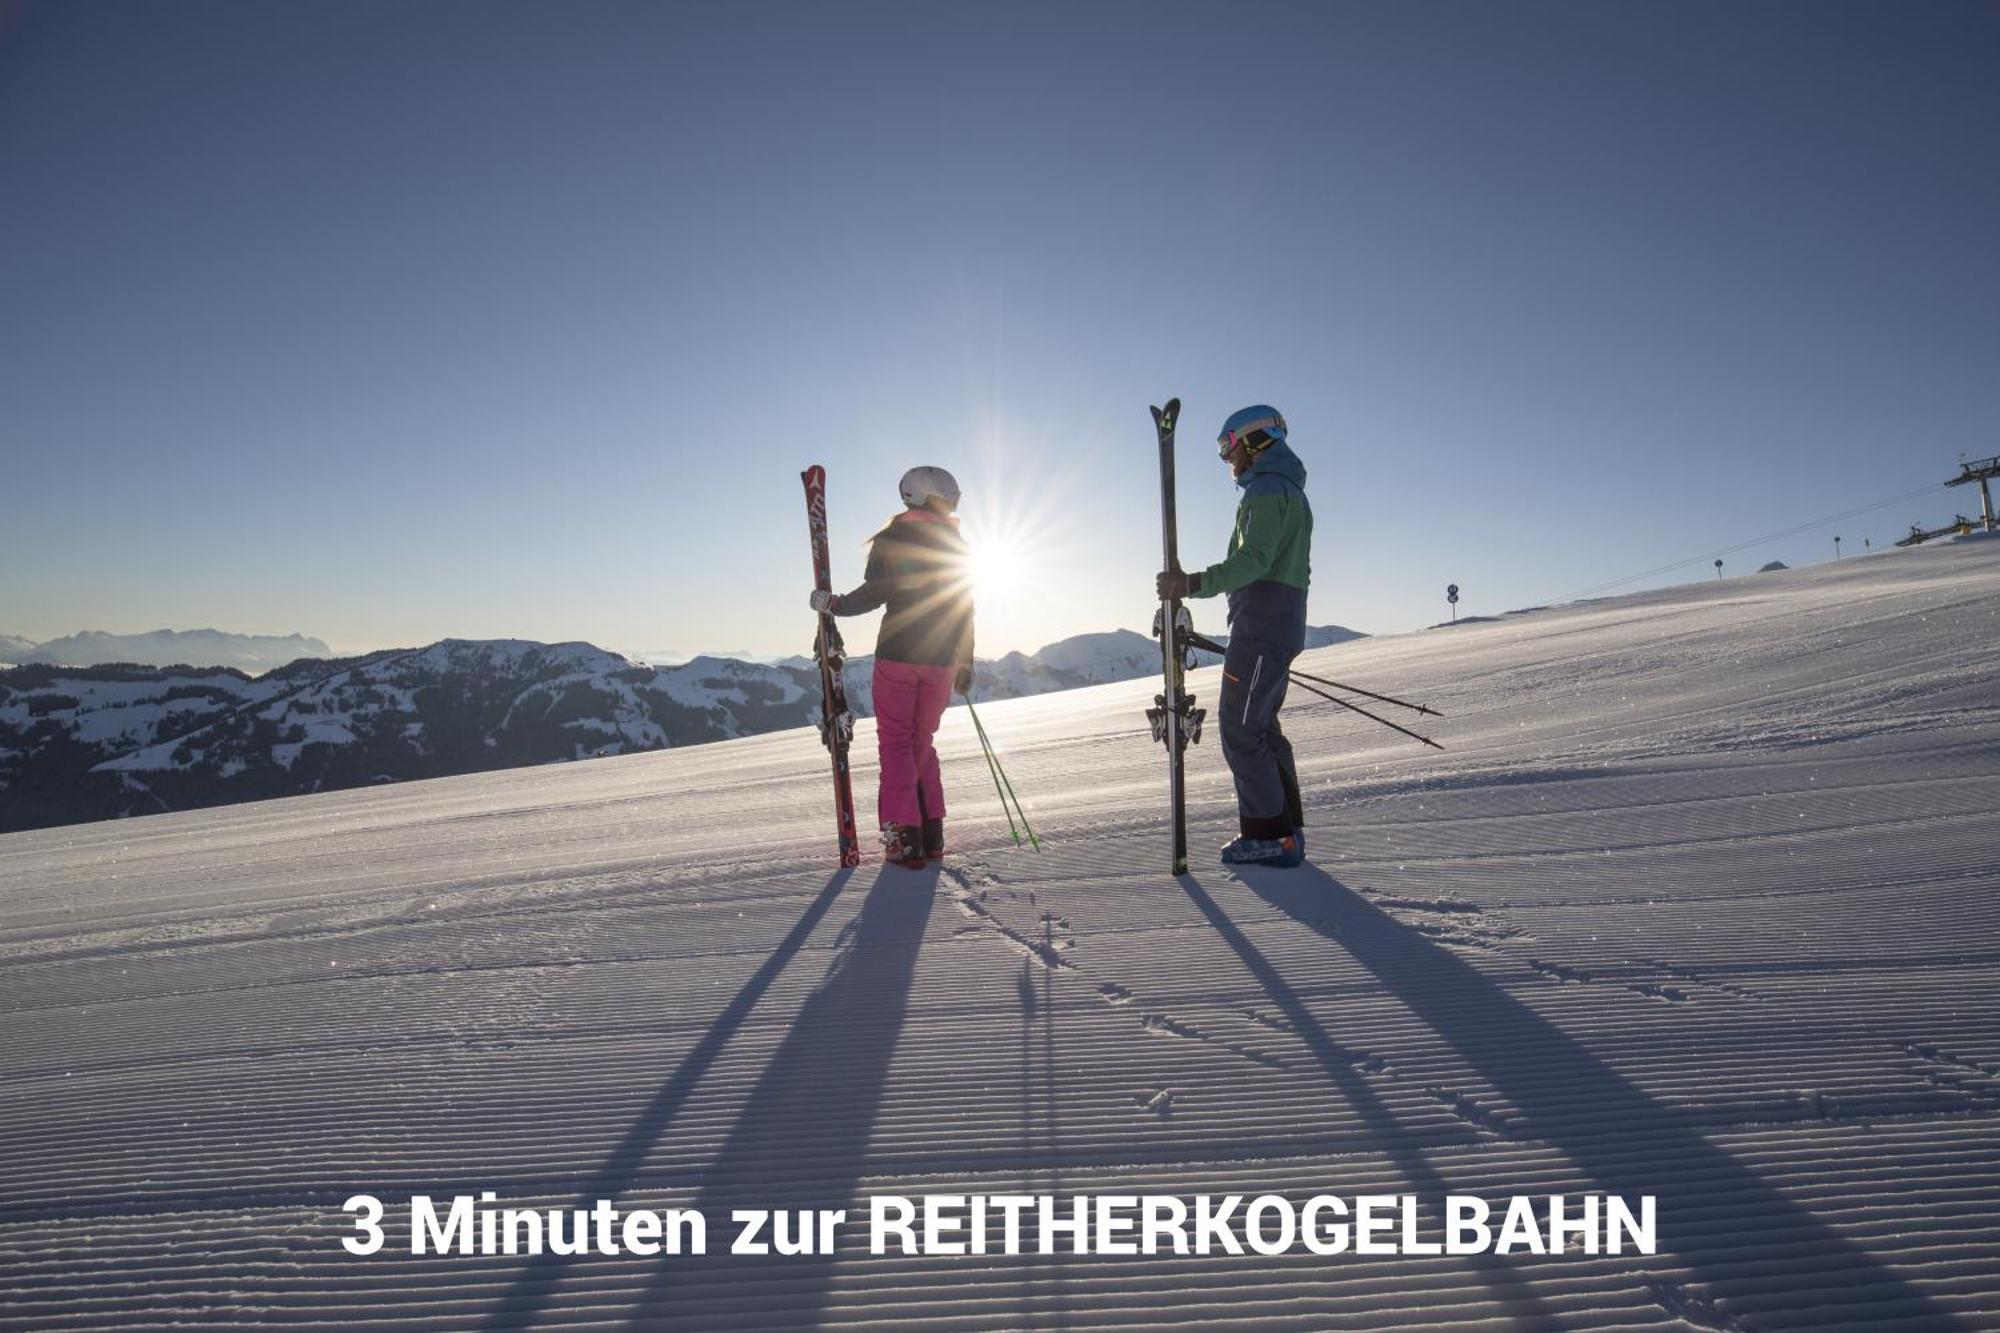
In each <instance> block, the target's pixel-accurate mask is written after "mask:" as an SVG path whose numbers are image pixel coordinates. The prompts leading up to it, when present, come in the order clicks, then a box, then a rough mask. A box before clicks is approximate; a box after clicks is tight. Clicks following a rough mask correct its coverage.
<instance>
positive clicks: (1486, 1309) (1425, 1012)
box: [0, 542, 2000, 1330]
mask: <svg viewBox="0 0 2000 1333" xmlns="http://www.w3.org/2000/svg"><path fill="white" fill-rule="evenodd" d="M1996 633H2000V543H1994V542H1984V543H1957V544H1950V545H1946V544H1938V545H1934V546H1929V547H1924V548H1918V549H1915V550H1910V551H1907V552H1898V553H1895V554H1894V555H1883V556H1877V557H1875V558H1872V559H1867V560H1847V561H1842V562H1840V563H1839V564H1837V565H1833V564H1828V565H1821V566H1818V567H1815V568H1813V569H1809V570H1793V571H1787V572H1780V573H1773V574H1769V575H1764V576H1761V577H1759V578H1757V579H1756V580H1754V581H1751V580H1735V581H1722V582H1714V581H1710V582H1706V583H1695V584H1691V585H1688V586H1685V587H1681V588H1675V589H1669V590H1665V591H1660V592H1653V593H1647V594H1643V595H1638V596H1632V597H1625V598H1619V599H1615V600H1603V601H1597V602H1593V603H1589V604H1585V605H1578V606H1572V607H1566V608H1557V609H1551V610H1543V611H1538V612H1535V613H1533V614H1528V615H1518V616H1511V617H1507V618H1504V619H1501V620H1498V621H1492V622H1488V623H1481V624H1471V625H1466V624H1461V625H1460V626H1458V627H1457V628H1456V629H1454V630H1453V631H1452V632H1450V633H1443V632H1425V633H1419V634H1413V635H1404V636H1400V637H1394V638H1377V639H1368V640H1362V641H1359V642H1355V643H1350V644H1344V645H1341V646H1338V647H1334V648H1327V649H1321V650H1315V651H1313V652H1309V653H1308V654H1306V656H1305V657H1304V658H1303V659H1302V661H1301V665H1302V666H1303V667H1304V668H1305V669H1307V670H1310V671H1313V672H1315V673H1317V674H1320V675H1326V676H1331V677H1334V678H1336V679H1342V680H1351V681H1352V682H1354V683H1355V684H1357V685H1361V686H1365V687H1368V688H1373V689H1379V690H1386V691H1388V692H1390V693H1394V694H1399V695H1403V696H1405V697H1411V698H1416V699H1422V700H1426V701H1428V702H1431V703H1433V704H1434V705H1436V706H1437V707H1439V708H1441V709H1443V710H1444V711H1445V713H1446V714H1447V716H1446V717H1444V718H1442V719H1423V721H1424V723H1426V724H1427V729H1428V730H1429V731H1430V732H1431V733H1432V734H1434V735H1436V736H1437V737H1438V738H1439V739H1440V740H1441V741H1443V742H1444V743H1445V744H1446V745H1448V746H1449V747H1450V750H1449V752H1448V753H1445V754H1438V753H1436V752H1434V751H1430V750H1425V749H1421V748H1419V747H1417V746H1414V745H1412V744H1411V743H1409V742H1407V741H1405V740H1403V739H1402V738H1400V737H1397V736H1395V735H1394V734H1393V733H1390V732H1388V731H1386V730H1382V729H1378V728H1375V727H1373V726H1372V725H1371V724H1368V723H1366V722H1364V721H1362V720H1361V719H1358V718H1356V717H1354V716H1353V715H1352V714H1350V713H1347V712H1345V711H1344V710H1341V709H1338V708H1335V707H1334V706H1332V705H1329V704H1325V703H1322V702H1319V701H1317V700H1314V699H1312V698H1311V697H1310V696H1305V695H1303V694H1300V695H1296V696H1295V697H1294V699H1293V701H1292V703H1291V705H1290V707H1289V708H1288V710H1287V712H1286V715H1285V726H1286V729H1287V732H1288V734H1289V735H1291V736H1292V737H1293V739H1294V743H1295V744H1296V745H1297V747H1298V751H1299V755H1300V767H1301V775H1302V777H1303V779H1304V782H1305V787H1306V799H1307V803H1308V807H1309V815H1308V818H1309V824H1310V826H1311V841H1310V847H1311V851H1312V854H1313V861H1314V865H1312V866H1311V867H1309V868H1306V869H1301V870H1298V871H1293V872H1278V871H1264V872H1257V871H1253V872H1250V873H1247V874H1244V875H1241V876H1237V875H1229V874H1224V873H1222V872H1221V870H1220V869H1219V868H1218V867H1216V866H1215V865H1214V864H1212V860H1211V858H1212V852H1211V851H1210V850H1209V849H1211V848H1212V847H1213V846H1214V845H1215V844H1217V843H1219V842H1221V841H1222V840H1223V838H1224V837H1225V836H1227V834H1228V832H1229V831H1230V829H1231V826H1232V825H1233V822H1234V821H1233V813H1232V806H1231V802H1230V794H1229V785H1228V780H1227V776H1226V773H1225V771H1224V769H1223V766H1222V763H1221V756H1220V755H1219V754H1218V753H1217V751H1216V747H1215V742H1214V739H1213V738H1212V737H1211V738H1210V739H1209V740H1208V741H1207V742H1206V743H1205V744H1204V745H1203V746H1201V747H1200V748H1198V749H1196V750H1195V751H1193V752H1192V754H1191V779H1192V780H1191V799H1192V803H1193V816H1194V821H1193V829H1192V835H1193V836H1192V841H1193V844H1194V846H1195V847H1196V848H1197V855H1196V857H1195V861H1194V869H1193V873H1192V874H1190V875H1189V876H1187V877H1186V878H1185V879H1183V880H1180V881H1176V880H1175V879H1173V878H1172V877H1171V876H1169V875H1167V874H1166V873H1165V871H1164V863H1165V860H1166V850H1167V849H1166V842H1165V833H1164V830H1163V828H1162V826H1161V815H1162V805H1163V793H1164V782H1163V780H1162V778H1163V774H1162V771H1161V770H1162V767H1163V762H1162V756H1161V752H1160V750H1159V747H1158V746H1157V745H1155V744H1154V743H1153V742H1152V741H1151V740H1150V739H1149V738H1148V736H1147V733H1146V726H1145V722H1144V720H1143V717H1142V716H1141V713H1142V710H1143V708H1144V707H1145V705H1146V704H1147V702H1149V700H1150V697H1151V694H1152V692H1153V689H1154V686H1153V684H1152V683H1151V682H1150V681H1132V682H1127V683H1123V684H1115V685H1107V686H1102V687H1097V688H1092V689H1086V690H1077V691H1070V692H1066V693H1061V694H1054V695H1047V696H1042V697H1038V698H1031V699H1022V700H1017V701H1011V702H1004V703H994V704H992V705H990V706H989V707H986V708H982V710H981V716H982V718H983V720H984V721H985V723H986V725H987V728H988V730H989V732H990V733H991V734H992V735H993V737H994V739H995V741H996V742H997V743H998V744H1000V745H1001V746H1002V747H1003V749H1004V753H1005V759H1006V764H1007V770H1008V773H1009V775H1010V776H1011V777H1012V779H1013V782H1014V784H1015V786H1016V788H1017V789H1018V790H1019V792H1020V793H1021V795H1022V796H1023V798H1025V800H1026V801H1027V804H1028V810H1029V813H1030V815H1031V816H1032V817H1033V819H1034V820H1035V826H1036V829H1037V831H1038V832H1039V833H1040V834H1041V836H1042V838H1043V840H1044V843H1045V844H1046V848H1047V850H1046V851H1045V852H1044V853H1043V854H1041V855H1039V856H1037V855H1034V854H1032V853H1029V852H1023V851H1017V850H1015V848H1014V847H1013V846H1012V844H1011V843H1010V842H1009V841H1008V838H1007V834H1006V829H1005V825H1004V823H1003V822H1002V821H1001V817H1000V814H999V809H998V806H997V804H996V803H995V800H994V797H993V795H992V790H991V786H990V781H989V779H988V776H987V773H986V769H985V765H984V763H983V761H982V760H981V759H980V757H979V752H978V749H977V746H976V742H975V740H974V738H973V734H972V731H971V727H970V725H969V723H968V721H967V718H966V714H965V711H964V709H962V708H955V709H953V710H952V711H951V713H950V714H948V716H947V719H946V722H945V725H944V729H943V731H942V733H941V743H942V749H943V753H944V771H945V779H946V783H947V785H948V788H949V790H950V792H951V799H952V801H953V807H952V809H953V813H952V820H951V829H952V837H953V840H954V845H955V852H954V855H953V857H952V858H951V859H950V861H949V862H948V863H947V868H946V869H945V870H944V871H943V872H942V873H941V874H932V873H921V874H911V873H909V872H904V871H900V870H889V871H884V870H881V869H879V868H878V867H876V866H875V865H873V864H870V865H868V866H864V867H863V868H862V869H860V870H858V871H854V872H846V873H841V872H837V871H836V870H835V869H834V866H833V857H832V848H831V845H830V844H831V828H830V825H831V812H830V810H829V808H828V806H829V804H830V802H829V799H828V790H827V789H828V783H827V776H826V757H825V752H824V751H823V750H822V749H821V748H820V747H819V746H818V744H817V742H816V740H815V738H814V736H813V734H812V733H811V732H810V731H804V730H801V731H790V732H784V733H774V734H770V735H764V736H758V737H753V738H749V739H745V740H740V741H733V742H728V743H726V744H720V745H712V746H703V747H698V748H690V749H683V750H668V751H663V752H659V753H654V754H645V755H635V756H630V757H625V758H615V759H605V760H600V761H597V762H593V763H589V764H582V765H571V766H556V767H547V768H532V769H517V770H508V771H503V772H496V773H489V774H480V775H475V776H470V777H461V778H450V779H443V780H438V781H433V782H422V783H411V784H405V785H401V786H396V787H392V788H381V789H361V790H353V791H344V792H337V793H330V794H326V795H319V796H309V797H300V798H293V799H288V800H281V801H271V802H265V803H261V804H254V805H245V806H237V807H231V808H226V809H218V810H206V811H196V812H187V813H178V814H165V815H159V816H154V817H148V818H146V819H141V820H128V821H121V822H117V823H109V824H102V825H89V826H80V827H66V828H59V829H49V830H40V831H34V832H28V833H17V834H11V835H7V836H5V837H0V1007H4V1009H5V1011H6V1019H5V1025H6V1026H5V1031H6V1033H7V1039H6V1041H5V1043H4V1044H0V1179H4V1181H5V1192H4V1195H0V1326H4V1327H7V1328H22V1329H27V1328H35V1329H48V1328H83V1327H88V1328H107V1327H123V1326H141V1325H152V1326H162V1325H166V1324H170V1323H181V1324H189V1325H216V1324H224V1323H257V1322H269V1323H285V1324H289V1325H305V1326H317V1327H323V1328H342V1329H347V1328H357V1327H373V1326H383V1327H390V1326H395V1327H425V1328H438V1329H445V1328H450V1329H481V1328H503V1327H519V1326H525V1325H528V1324H535V1325H538V1326H566V1327H568V1326H593V1327H627V1326H631V1325H634V1324H637V1325H639V1326H643V1327H668V1328H711V1327H726V1328H739V1329H769V1328H779V1327H791V1326H810V1325H816V1324H824V1325H849V1324H872V1325H876V1326H886V1325H890V1324H896V1325H900V1326H902V1327H905V1328H912V1329H914V1328H923V1329H952V1328H964V1329H973V1328H980V1329H987V1328H1023V1327H1061V1328H1079V1329H1080V1328H1100V1327H1112V1326H1128V1327H1129V1326H1133V1325H1140V1326H1147V1325H1150V1326H1162V1325H1168V1324H1173V1325H1182V1326H1185V1325H1190V1324H1195V1323H1200V1324H1203V1325H1208V1326H1215V1327H1235V1328H1246V1329H1249V1328H1256V1329H1266V1328H1297V1329H1324V1328H1331V1327H1368V1328H1385V1327H1403V1328H1447V1327H1448V1328H1504V1327H1573V1328H1581V1327H1591V1328H1640V1327H1645V1328H1670V1329H1722V1330H1748V1329H1759V1328H1774V1327H1816V1328H1826V1327H1860V1326H1876V1327H1885V1328H1887V1327H1895V1328H1917V1327H1939V1328H1944V1327H1989V1328H1992V1327H2000V1265H1996V1264H1995V1262H1994V1255H1995V1254H1996V1248H1995V1247H1996V1244H2000V968H1996V964H2000V866H1996V864H1995V860H1994V855H1993V850H1994V848H1993V844H1994V833H1995V829H1996V821H1995V818H1994V812H1995V809H1996V806H2000V670H1996V667H1995V660H1994V655H1993V649H1992V644H1993V642H1994V640H1995V637H1996ZM1216 681H1217V673H1216V672H1215V671H1214V670H1212V669H1210V670H1204V671H1200V672H1197V673H1195V675H1194V677H1193V688H1194V689H1195V691H1196V693H1197V694H1198V695H1199V696H1200V697H1201V699H1202V701H1203V702H1204V703H1206V704H1209V705H1212V704H1213V702H1214V696H1215V688H1216ZM1399 720H1405V719H1403V718H1402V717H1401V716H1400V715H1399ZM873 739H874V733H873V726H872V724H868V723H864V724H863V725H862V727H861V728H860V734H859V737H858V744H857V750H856V754H857V773H856V788H857V791H858V792H859V793H861V795H862V801H863V806H864V810H865V809H866V808H867V807H868V806H869V805H870V804H872V802H871V801H870V794H871V793H872V785H873V778H874V765H873V763H872V749H873ZM486 1189H490V1190H494V1191H496V1192H497V1193H498V1195H499V1196H500V1197H501V1198H502V1199H503V1200H505V1201H507V1202H509V1203H511V1204H514V1205H517V1206H534V1205H540V1206H570V1205H573V1204H576V1203H578V1201H583V1202H584V1203H586V1204H587V1203H588V1201H590V1200H593V1199H595V1198H598V1197H611V1198H616V1199H618V1200H619V1201H620V1202H621V1203H622V1204H624V1205H627V1206H649V1207H667V1206H690V1205H692V1206H698V1207H700V1208H702V1209H703V1210H704V1211H705V1212H707V1213H709V1215H710V1216H711V1217H712V1218H721V1217H723V1216H725V1215H726V1212H727V1210H728V1209H729V1208H730V1207H732V1206H747V1205H765V1206H773V1205H777V1206H809V1205H819V1206H826V1205H839V1204H845V1203H848V1202H849V1201H852V1200H855V1199H858V1198H862V1197H865V1196H867V1195H870V1194H877V1193H885V1192H894V1193H943V1192H982V1193H999V1192H1009V1191H1014V1192H1023V1193H1031V1194H1033V1193H1054V1194H1059V1195H1064V1196H1072V1195H1078V1194H1084V1193H1107V1192H1115V1193H1149V1192H1159V1193H1175V1194H1181V1195H1191V1194H1195V1193H1202V1192H1206V1193H1212V1194H1240V1195H1244V1196H1246V1197H1247V1196H1250V1195H1254V1194H1259V1193H1265V1192H1279V1193H1285V1194H1288V1195H1291V1196H1293V1197H1294V1198H1295V1199H1299V1200H1303V1199H1304V1198H1305V1197H1306V1196H1308V1195H1311V1194H1314V1193H1320V1192H1332V1193H1339V1194H1343V1195H1353V1194H1359V1193H1395V1192H1414V1193H1416V1194H1418V1195H1420V1196H1424V1197H1426V1198H1433V1197H1435V1196H1436V1195H1439V1194H1442V1193H1445V1192H1447V1191H1451V1192H1463V1193H1477V1194H1482V1195H1485V1196H1488V1197H1490V1198H1496V1199H1497V1198H1503V1197H1504V1196H1507V1195H1510V1194H1516V1193H1533V1194H1543V1193H1549V1192H1555V1191H1566V1192H1571V1193H1574V1192H1579V1191H1586V1190H1604V1191H1610V1192H1614V1193H1620V1194H1625V1195H1638V1194H1645V1193H1652V1194H1657V1195H1659V1196H1660V1226H1661V1238H1662V1241H1663V1249H1662V1252H1661V1253H1660V1254H1658V1255H1656V1256H1651V1257H1645V1256H1634V1255H1632V1254H1629V1253H1628V1254H1626V1255H1623V1256H1617V1257H1611V1256H1596V1257H1593V1256H1586V1255H1577V1254H1572V1255H1564V1256H1560V1257H1535V1256H1522V1255H1514V1256H1508V1257H1505V1258H1499V1257H1489V1258H1485V1259H1468V1258H1456V1257H1438V1258H1416V1257H1399V1256H1356V1255H1353V1254H1348V1255H1343V1256H1340V1257H1337V1258H1330V1259H1329V1258H1319V1257H1315V1256H1312V1255H1309V1254H1306V1253H1304V1252H1299V1253H1296V1254H1292V1255H1288V1256H1284V1257H1280V1258H1267V1257H1262V1256H1257V1255H1246V1256H1240V1257H1238V1256H1215V1257H1208V1258H1194V1257H1189V1258H1169V1257H1157V1258H1089V1259H1078V1258H1073V1257H1043V1256H1024V1257H1021V1258H1017V1259H1007V1258H1000V1257H987V1258H982V1259H969V1258H960V1259H953V1258H941V1257H928V1258H918V1257H910V1258H903V1257H895V1256H883V1257H873V1256H870V1255H868V1254H867V1253H866V1252H865V1249H863V1248H861V1247H860V1246H859V1245H858V1244H855V1243H852V1242H858V1241H859V1240H861V1239H862V1238H863V1237H864V1235H865V1233H864V1232H863V1231H861V1230H855V1231H852V1232H850V1233H849V1237H850V1242H851V1243H850V1244H849V1245H847V1246H846V1247H845V1248H844V1249H843V1250H842V1252H841V1253H840V1254H839V1255H838V1256H837V1257H836V1258H834V1259H831V1260H821V1259H801V1258H784V1259H768V1260H765V1259H756V1258H748V1257H742V1256H729V1255H726V1254H717V1255H710V1256H707V1257H705V1258H692V1257H681V1258H671V1259H667V1258H663V1259H654V1260H641V1259H626V1258H615V1259H613V1258H595V1257H594V1258H588V1259H574V1260H573V1259H563V1258H544V1259H540V1260H528V1259H524V1258H518V1257H516V1258H508V1257H505V1256H501V1257H495V1258H450V1259H436V1258H417V1257H412V1256H410V1255H409V1254H408V1253H407V1251H406V1250H405V1249H403V1247H402V1246H401V1245H400V1244H392V1246H391V1248H390V1249H389V1250H386V1251H384V1252H383V1253H381V1254H378V1255H376V1256H373V1257H370V1258H366V1259H362V1258H356V1257H353V1256H350V1255H348V1254H347V1253H346V1252H345V1251H344V1250H343V1249H341V1248H340V1246H339V1243H338V1241H339V1238H340V1237H341V1236H342V1235H345V1234H348V1229H347V1227H346V1225H345V1215H344V1214H343V1213H341V1211H340V1203H341V1201H342V1200H344V1199H345V1198H347V1197H348V1196H349V1195H350V1194H353V1193H356V1192H368V1193H374V1194H378V1195H380V1196H382V1197H383V1198H385V1199H389V1200H399V1199H404V1198H407V1196H408V1195H409V1194H411V1193H417V1192H422V1193H431V1194H437V1195H449V1194H454V1193H477V1192H478V1191H480V1190H486ZM390 1220H391V1222H392V1224H396V1225H400V1223H401V1220H402V1219H401V1217H400V1216H399V1215H398V1214H395V1213H392V1215H391V1219H390ZM718 1230H719V1231H720V1233H721V1234H722V1235H723V1237H724V1238H725V1239H726V1236H727V1231H728V1229H727V1227H726V1226H721V1227H719V1228H718ZM392 1234H398V1233H393V1232H392Z"/></svg>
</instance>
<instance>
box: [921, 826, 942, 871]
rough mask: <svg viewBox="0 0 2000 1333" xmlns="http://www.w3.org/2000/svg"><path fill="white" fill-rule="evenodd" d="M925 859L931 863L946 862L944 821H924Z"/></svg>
mask: <svg viewBox="0 0 2000 1333" xmlns="http://www.w3.org/2000/svg"><path fill="white" fill-rule="evenodd" d="M924 857H925V858H926V859H927V860H931V861H942V860H944V821H943V820H942V819H926V820H925V821H924Z"/></svg>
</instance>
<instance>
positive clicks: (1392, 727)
mask: <svg viewBox="0 0 2000 1333" xmlns="http://www.w3.org/2000/svg"><path fill="white" fill-rule="evenodd" d="M1314 679H1316V678H1314ZM1294 683H1295V684H1297V685H1298V687H1299V688H1300V689H1302V690H1304V691H1306V693H1308V694H1317V695H1318V696H1319V697H1320V698H1322V699H1325V700H1326V701H1327V702H1329V703H1336V704H1339V705H1340V706H1341V707H1342V708H1345V709H1348V710H1350V711H1352V712H1356V713H1359V714H1361V716H1363V717H1365V718H1367V719H1368V720H1369V721H1370V722H1380V723H1381V724H1382V725H1383V726H1385V727H1387V728H1388V729H1389V730H1391V731H1400V732H1402V733H1403V734H1404V735H1405V736H1408V737H1409V738H1410V739H1411V740H1413V741H1422V742H1423V743H1424V744H1425V745H1428V746H1430V747H1431V748H1432V749H1433V750H1442V749H1443V748H1444V747H1443V746H1442V745H1439V744H1438V743H1437V742H1436V741H1434V740H1432V739H1431V738H1430V737H1428V736H1419V735H1417V733H1416V732H1414V731H1411V730H1410V729H1409V728H1408V727H1399V726H1397V725H1396V724H1395V723H1394V722H1391V721H1390V720H1389V719H1388V718H1386V717H1377V716H1375V714H1373V713H1371V712H1369V711H1368V710H1367V709H1365V708H1363V707H1361V706H1360V705H1358V704H1351V703H1349V702H1347V700H1345V699H1341V698H1337V697H1336V696H1334V695H1331V694H1328V693H1327V692H1326V691H1325V690H1322V689H1317V688H1315V687H1314V686H1312V685H1309V684H1307V683H1306V682H1305V681H1303V680H1298V679H1297V678H1296V677H1294Z"/></svg>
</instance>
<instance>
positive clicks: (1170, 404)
mask: <svg viewBox="0 0 2000 1333" xmlns="http://www.w3.org/2000/svg"><path fill="white" fill-rule="evenodd" d="M1180 414H1181V400H1180V399H1178V398H1169V399H1167V405H1166V406H1165V407H1156V408H1154V409H1153V424H1154V425H1156V426H1160V427H1163V428H1166V429H1172V427H1173V424H1174V418H1176V417H1178V416H1179V415H1180Z"/></svg>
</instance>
